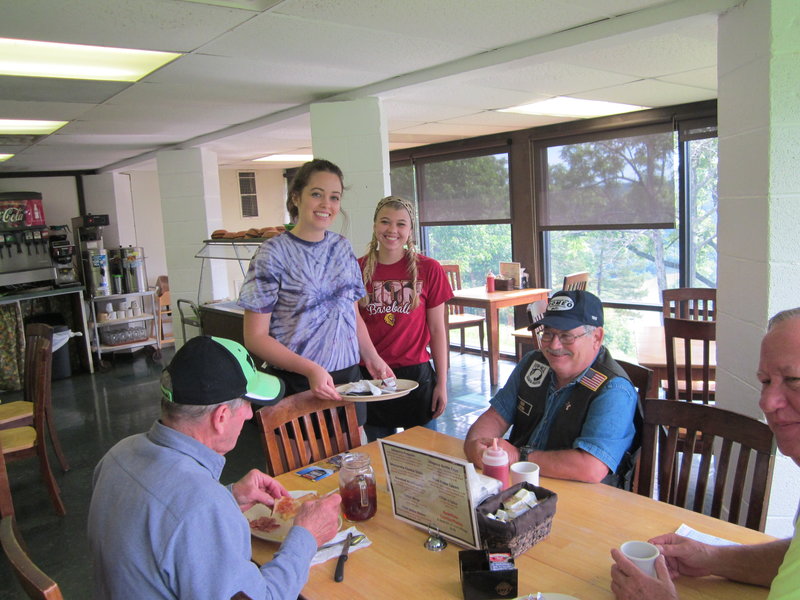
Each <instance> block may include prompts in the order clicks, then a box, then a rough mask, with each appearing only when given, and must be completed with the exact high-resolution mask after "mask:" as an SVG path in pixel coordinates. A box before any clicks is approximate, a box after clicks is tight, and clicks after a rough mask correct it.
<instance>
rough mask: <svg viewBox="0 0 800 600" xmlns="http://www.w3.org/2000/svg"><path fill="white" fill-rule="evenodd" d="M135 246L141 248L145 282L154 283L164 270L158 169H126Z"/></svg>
mask: <svg viewBox="0 0 800 600" xmlns="http://www.w3.org/2000/svg"><path fill="white" fill-rule="evenodd" d="M129 176H130V186H131V198H132V200H133V202H132V204H133V220H134V223H135V228H136V244H135V245H136V246H141V247H142V248H144V253H145V263H146V268H147V282H148V284H150V285H151V286H155V283H156V279H158V276H159V275H166V274H167V257H166V253H165V250H164V222H163V219H162V217H161V192H160V191H159V188H158V173H156V172H155V171H132V172H130V173H129Z"/></svg>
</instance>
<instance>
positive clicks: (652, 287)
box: [392, 132, 717, 358]
mask: <svg viewBox="0 0 800 600" xmlns="http://www.w3.org/2000/svg"><path fill="white" fill-rule="evenodd" d="M687 148H688V152H687V157H688V160H689V164H688V177H689V180H688V184H689V185H688V187H689V196H688V211H687V212H688V214H687V218H688V220H689V221H688V226H689V231H690V235H689V237H690V240H691V241H690V244H689V250H688V254H689V255H688V256H687V261H688V267H689V273H690V277H689V282H690V283H689V285H694V286H709V287H713V286H715V285H716V267H717V243H716V232H717V140H716V138H704V139H696V140H692V141H690V142H689V143H688V144H687ZM677 150H678V148H677V142H676V136H675V134H673V133H672V132H667V133H661V134H655V135H653V134H648V135H641V136H633V137H622V138H614V139H607V140H600V141H592V142H582V143H577V144H569V145H563V146H553V147H550V148H548V149H547V161H548V165H547V170H546V172H547V182H546V190H547V191H546V198H544V199H543V200H542V202H540V204H539V205H538V206H537V210H538V215H539V222H540V224H541V225H543V226H545V228H546V229H547V231H545V232H544V235H545V247H546V249H547V256H546V260H547V261H548V265H547V266H548V269H547V271H548V272H549V273H550V282H549V287H551V288H552V289H554V290H556V289H559V288H560V287H561V280H562V278H563V276H564V275H566V274H568V273H572V272H575V271H589V273H590V277H589V289H590V290H591V291H592V292H594V293H596V294H597V295H598V296H599V297H600V298H602V299H603V300H604V301H609V302H610V301H616V302H625V303H633V304H636V303H647V304H660V303H661V291H662V290H663V289H666V288H670V287H677V286H678V285H679V268H680V264H679V262H680V256H679V229H678V194H677V190H676V182H677V180H678V174H677V161H678V159H677V156H678V151H677ZM417 169H419V171H420V172H419V178H420V182H421V186H422V189H423V191H424V193H423V194H422V195H421V196H422V201H421V202H420V204H419V209H420V221H422V222H425V223H427V225H426V226H425V227H424V228H423V232H422V235H423V236H424V247H425V248H426V251H427V253H428V254H429V255H430V256H432V257H433V258H436V259H437V260H440V261H442V262H449V263H456V264H459V265H460V266H461V271H462V279H463V282H464V286H465V287H473V286H479V285H483V284H484V282H485V276H486V273H487V272H488V271H490V270H491V271H494V272H496V271H497V269H498V263H499V262H500V261H508V260H512V257H511V220H510V216H511V215H510V202H509V188H508V181H509V178H508V159H507V155H506V154H505V153H503V154H497V155H489V156H478V157H470V158H459V159H451V160H441V161H435V162H429V161H425V162H423V163H422V164H419V165H417ZM413 175H414V171H413V168H412V167H411V166H410V165H409V166H403V167H398V168H393V169H392V189H393V190H394V193H396V194H399V195H406V196H408V197H414V196H415V194H414V193H413V192H414V189H415V182H414V177H413ZM487 221H493V222H488V223H487ZM498 221H500V223H498ZM503 221H505V222H503ZM437 223H441V224H437ZM606 313H607V314H606V320H607V324H606V332H607V341H608V344H609V345H610V346H611V347H612V348H614V350H615V351H616V353H617V354H618V355H621V356H628V357H632V358H635V347H634V342H635V339H634V338H635V330H636V327H637V324H638V323H639V322H640V320H641V319H642V316H643V312H642V311H637V310H608V311H606ZM501 321H502V326H503V327H513V322H512V317H511V311H510V310H509V311H507V313H506V314H505V315H503V316H502V318H501ZM506 337H508V338H510V335H508V336H506V335H501V339H503V338H506ZM475 341H477V340H475ZM509 344H510V342H509ZM475 345H476V344H475ZM510 348H511V347H510V345H509V346H508V348H504V350H506V349H510Z"/></svg>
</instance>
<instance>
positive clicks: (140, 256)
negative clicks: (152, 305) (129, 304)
mask: <svg viewBox="0 0 800 600" xmlns="http://www.w3.org/2000/svg"><path fill="white" fill-rule="evenodd" d="M122 272H123V278H124V280H125V281H124V288H125V291H126V292H146V291H147V271H146V270H145V266H144V248H140V247H134V246H128V247H127V248H123V249H122Z"/></svg>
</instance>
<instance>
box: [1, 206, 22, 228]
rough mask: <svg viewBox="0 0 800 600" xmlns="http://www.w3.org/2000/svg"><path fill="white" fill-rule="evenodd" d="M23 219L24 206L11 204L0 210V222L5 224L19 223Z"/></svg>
mask: <svg viewBox="0 0 800 600" xmlns="http://www.w3.org/2000/svg"><path fill="white" fill-rule="evenodd" d="M24 220H25V207H23V206H12V207H9V208H6V209H5V210H3V211H2V212H0V222H2V223H6V224H12V225H13V224H15V223H20V222H22V221H24Z"/></svg>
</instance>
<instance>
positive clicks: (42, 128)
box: [0, 119, 67, 135]
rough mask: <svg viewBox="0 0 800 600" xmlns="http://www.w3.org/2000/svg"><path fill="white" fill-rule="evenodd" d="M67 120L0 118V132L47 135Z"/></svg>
mask: <svg viewBox="0 0 800 600" xmlns="http://www.w3.org/2000/svg"><path fill="white" fill-rule="evenodd" d="M66 124H67V121H29V120H23V119H0V134H11V135H14V134H26V135H47V134H49V133H53V132H54V131H56V130H58V129H61V128H62V127H63V126H64V125H66Z"/></svg>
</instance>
